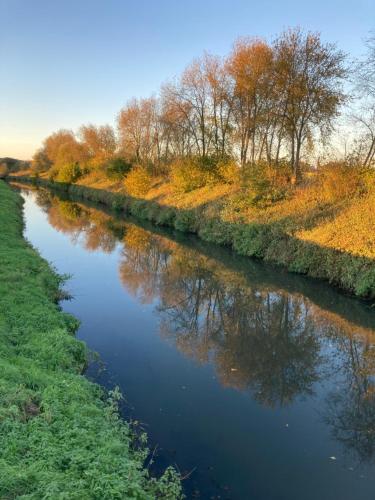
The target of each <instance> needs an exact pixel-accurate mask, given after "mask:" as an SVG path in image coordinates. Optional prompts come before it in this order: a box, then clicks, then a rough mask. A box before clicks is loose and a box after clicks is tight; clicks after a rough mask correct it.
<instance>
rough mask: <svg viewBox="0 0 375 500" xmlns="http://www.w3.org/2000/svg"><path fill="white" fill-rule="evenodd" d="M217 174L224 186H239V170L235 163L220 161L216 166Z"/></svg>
mask: <svg viewBox="0 0 375 500" xmlns="http://www.w3.org/2000/svg"><path fill="white" fill-rule="evenodd" d="M218 174H219V176H220V178H221V179H222V181H223V182H225V184H240V180H241V169H240V167H239V166H238V165H237V163H236V162H235V161H232V160H229V161H222V162H220V163H219V164H218Z"/></svg>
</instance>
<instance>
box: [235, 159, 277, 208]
mask: <svg viewBox="0 0 375 500" xmlns="http://www.w3.org/2000/svg"><path fill="white" fill-rule="evenodd" d="M280 170H281V169H280ZM245 177H246V185H247V193H248V195H249V198H250V200H249V201H250V203H251V204H252V205H267V204H269V203H274V202H276V201H279V200H282V199H284V198H285V196H286V193H287V180H286V178H284V175H283V174H282V173H281V172H280V173H279V172H278V170H277V167H275V166H272V165H269V164H267V163H264V162H258V163H256V164H255V165H251V166H247V167H246V176H245Z"/></svg>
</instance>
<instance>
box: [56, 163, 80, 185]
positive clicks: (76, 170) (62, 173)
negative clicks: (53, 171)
mask: <svg viewBox="0 0 375 500" xmlns="http://www.w3.org/2000/svg"><path fill="white" fill-rule="evenodd" d="M81 175H82V171H81V168H80V166H79V164H78V163H68V164H67V165H64V166H63V167H61V168H60V169H59V171H58V174H57V176H56V180H57V181H59V182H66V183H67V184H71V183H72V182H75V181H77V180H78V179H79V178H80V177H81Z"/></svg>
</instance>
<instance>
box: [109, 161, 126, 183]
mask: <svg viewBox="0 0 375 500" xmlns="http://www.w3.org/2000/svg"><path fill="white" fill-rule="evenodd" d="M131 167H132V166H131V163H128V162H126V161H125V160H124V159H123V158H112V160H109V162H108V163H107V164H106V165H105V173H106V176H107V177H108V179H111V180H113V181H121V180H122V179H123V178H124V177H125V175H126V174H128V173H129V172H130V170H131Z"/></svg>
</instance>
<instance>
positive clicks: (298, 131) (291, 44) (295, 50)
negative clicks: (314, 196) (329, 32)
mask: <svg viewBox="0 0 375 500" xmlns="http://www.w3.org/2000/svg"><path fill="white" fill-rule="evenodd" d="M274 51H275V57H276V82H275V83H276V91H277V93H278V94H279V95H280V96H281V97H282V103H283V105H282V106H281V107H280V111H281V116H280V118H281V119H285V129H286V133H287V135H288V138H289V147H290V158H291V160H290V161H291V166H292V169H293V174H294V179H295V181H297V182H298V181H299V180H300V178H301V154H302V148H303V146H304V145H305V144H306V142H307V141H308V140H309V139H311V138H312V136H313V134H314V132H315V130H316V129H319V130H320V131H321V132H322V133H323V134H328V133H329V132H330V131H331V130H332V123H333V119H334V118H335V117H336V116H337V115H338V111H339V107H340V105H341V104H342V103H343V102H344V100H345V96H344V93H343V91H342V82H343V79H344V77H345V75H346V69H345V67H344V61H345V56H344V54H343V53H342V52H341V51H339V50H337V48H336V46H335V45H334V44H324V43H323V42H322V41H321V39H320V35H319V34H314V33H307V34H304V33H303V32H302V31H301V30H300V29H293V30H288V31H286V32H284V33H283V34H282V35H281V36H280V37H279V38H277V40H276V41H275V43H274Z"/></svg>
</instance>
